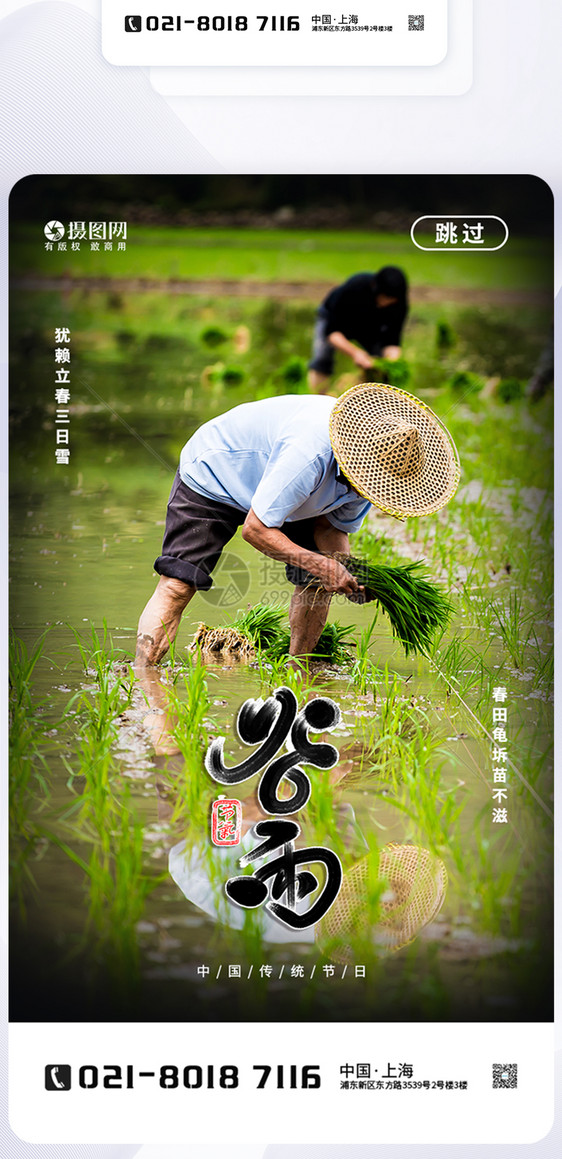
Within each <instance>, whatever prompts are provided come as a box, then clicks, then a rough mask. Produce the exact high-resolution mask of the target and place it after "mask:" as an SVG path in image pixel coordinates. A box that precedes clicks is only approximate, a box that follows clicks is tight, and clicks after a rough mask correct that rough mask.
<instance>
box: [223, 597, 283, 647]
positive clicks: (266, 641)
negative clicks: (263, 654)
mask: <svg viewBox="0 0 562 1159" xmlns="http://www.w3.org/2000/svg"><path fill="white" fill-rule="evenodd" d="M284 620H285V613H284V611H283V608H280V607H279V605H278V604H255V605H254V607H253V608H247V610H246V611H245V612H242V613H241V614H240V615H238V616H237V617H236V619H235V620H234V622H233V627H234V628H235V629H236V630H237V631H238V632H241V633H242V635H243V636H247V637H248V639H249V640H251V642H252V644H254V645H255V647H256V648H262V649H264V650H265V649H267V648H269V647H271V646H272V645H273V644H276V643H277V641H278V640H279V638H280V636H282V635H283V634H284V632H285V626H284Z"/></svg>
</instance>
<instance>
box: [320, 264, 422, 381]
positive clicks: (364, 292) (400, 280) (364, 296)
mask: <svg viewBox="0 0 562 1159" xmlns="http://www.w3.org/2000/svg"><path fill="white" fill-rule="evenodd" d="M407 313H408V283H407V281H406V277H405V275H404V273H403V272H402V270H400V269H398V267H397V266H384V267H383V269H382V270H379V272H378V273H377V274H354V275H353V277H351V278H348V279H347V282H344V283H343V285H341V286H336V288H335V289H334V290H331V291H330V293H329V294H328V296H327V297H326V298H325V299H324V301H323V302H322V304H321V306H320V308H319V310H318V315H317V320H316V325H315V328H314V341H313V347H312V359H311V361H310V362H309V364H308V366H309V373H308V384H309V386H310V389H311V390H313V391H315V392H316V393H317V394H324V393H325V392H326V387H327V383H328V380H329V378H330V375H331V374H333V371H334V356H335V352H336V350H341V351H342V353H343V354H347V355H348V357H349V358H351V359H352V360H353V362H354V363H355V365H356V366H357V367H360V368H361V369H362V370H369V369H370V368H371V367H372V366H374V365H375V361H376V358H377V357H381V356H382V357H383V358H388V359H391V360H394V359H396V358H399V357H400V337H401V334H402V327H403V325H404V321H405V319H406V314H407ZM354 343H359V345H354Z"/></svg>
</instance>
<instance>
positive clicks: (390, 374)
mask: <svg viewBox="0 0 562 1159" xmlns="http://www.w3.org/2000/svg"><path fill="white" fill-rule="evenodd" d="M410 378H411V371H410V366H409V364H408V362H407V361H406V359H405V358H394V359H388V358H377V360H376V364H375V366H374V367H373V369H372V370H370V371H368V372H367V377H366V379H365V381H366V382H388V383H390V384H391V385H392V386H397V387H399V389H403V388H404V387H406V386H407V385H408V383H409V381H410Z"/></svg>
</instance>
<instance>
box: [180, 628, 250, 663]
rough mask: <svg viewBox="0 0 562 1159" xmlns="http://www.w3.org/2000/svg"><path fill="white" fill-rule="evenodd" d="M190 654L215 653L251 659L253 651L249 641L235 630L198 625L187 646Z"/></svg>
mask: <svg viewBox="0 0 562 1159" xmlns="http://www.w3.org/2000/svg"><path fill="white" fill-rule="evenodd" d="M189 650H190V652H196V651H198V650H200V651H201V652H215V653H219V652H220V653H222V654H223V655H228V656H234V655H236V656H244V657H245V658H246V659H248V660H250V659H253V657H254V656H255V650H254V647H253V644H252V642H251V640H249V639H248V637H247V636H244V635H243V634H242V632H239V631H238V630H237V629H236V628H233V627H228V628H209V627H208V626H207V624H199V627H198V628H197V631H196V633H195V635H194V637H193V640H192V641H191V644H190V645H189Z"/></svg>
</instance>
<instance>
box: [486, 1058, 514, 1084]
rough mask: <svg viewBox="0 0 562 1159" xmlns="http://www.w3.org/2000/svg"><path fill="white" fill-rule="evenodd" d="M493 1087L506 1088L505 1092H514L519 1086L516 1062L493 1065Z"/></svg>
mask: <svg viewBox="0 0 562 1159" xmlns="http://www.w3.org/2000/svg"><path fill="white" fill-rule="evenodd" d="M492 1071H493V1074H492V1086H493V1087H498V1088H502V1087H503V1088H504V1090H514V1089H515V1087H516V1086H517V1063H516V1062H506V1063H501V1062H494V1063H492Z"/></svg>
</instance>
